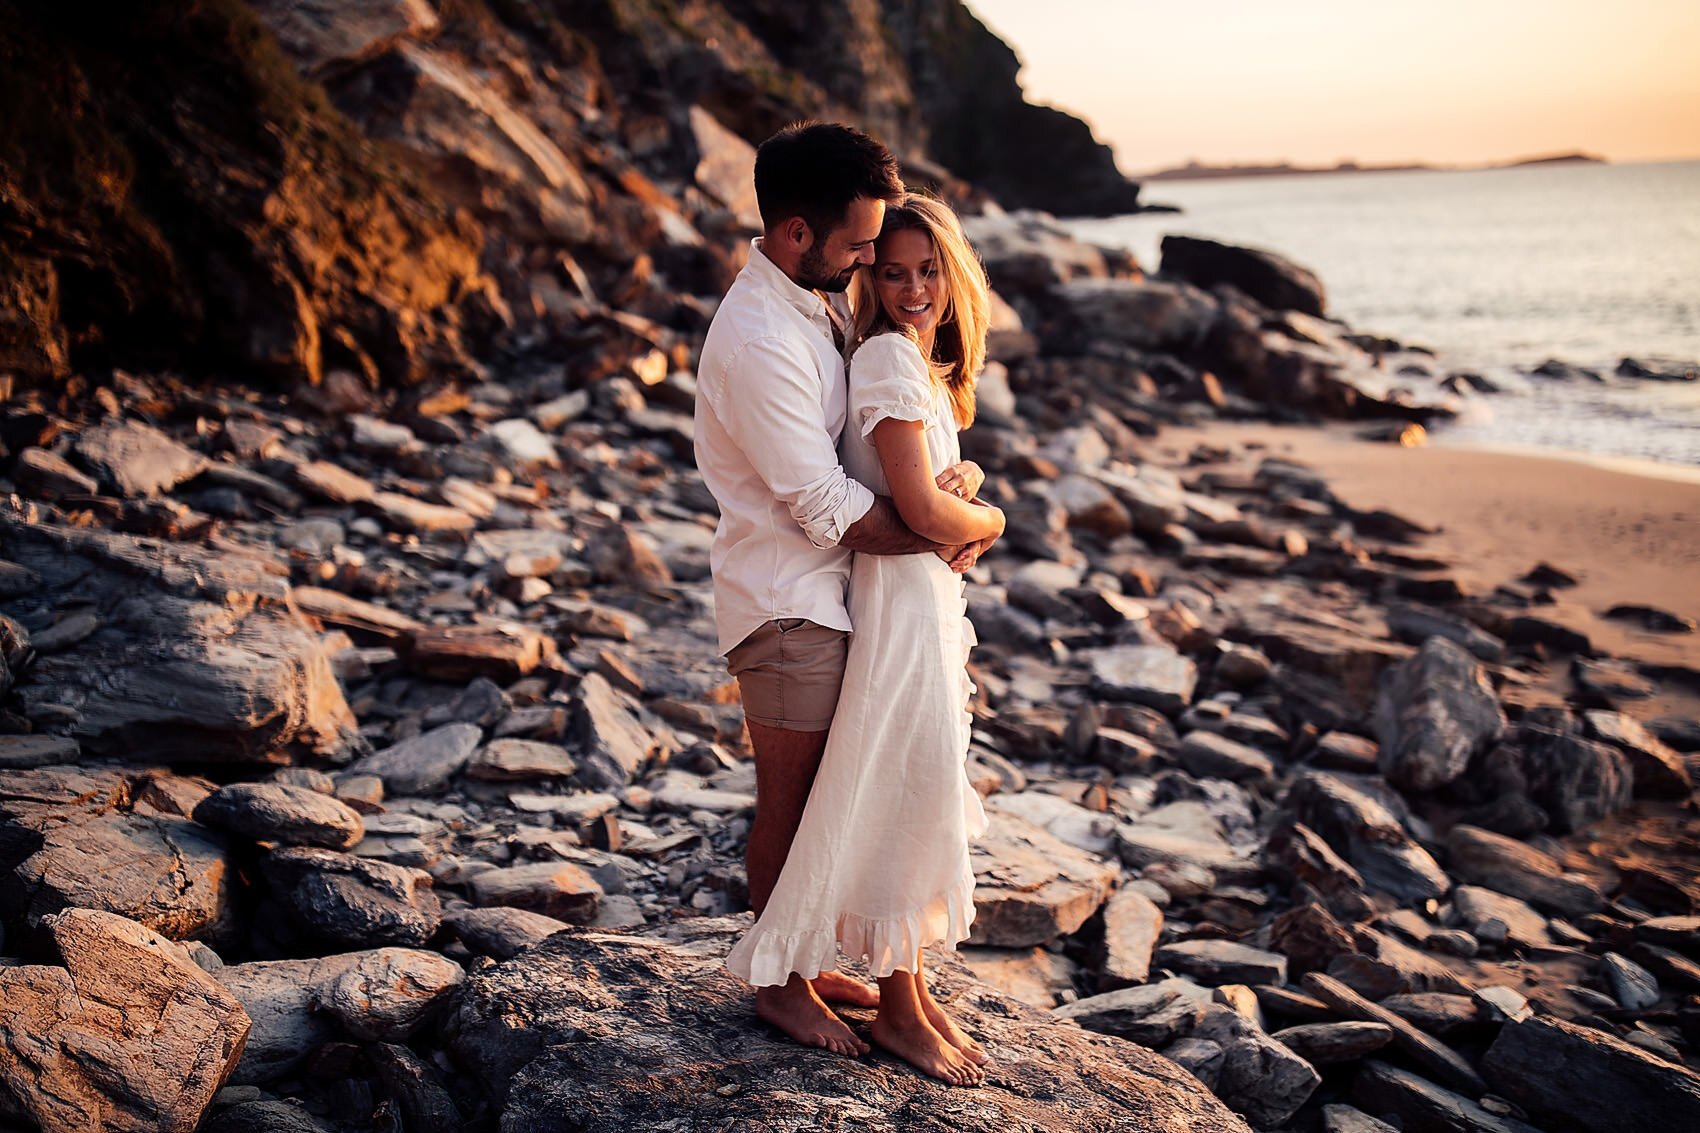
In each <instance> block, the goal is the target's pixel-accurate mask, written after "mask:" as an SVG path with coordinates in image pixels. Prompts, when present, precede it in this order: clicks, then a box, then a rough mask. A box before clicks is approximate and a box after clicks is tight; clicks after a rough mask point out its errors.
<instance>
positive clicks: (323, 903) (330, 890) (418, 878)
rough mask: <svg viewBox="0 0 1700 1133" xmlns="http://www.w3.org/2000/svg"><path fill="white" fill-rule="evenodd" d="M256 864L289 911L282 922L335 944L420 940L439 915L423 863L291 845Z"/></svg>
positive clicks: (415, 943)
mask: <svg viewBox="0 0 1700 1133" xmlns="http://www.w3.org/2000/svg"><path fill="white" fill-rule="evenodd" d="M260 871H261V873H262V874H263V875H264V876H265V878H266V881H267V884H268V887H269V890H270V894H271V897H272V899H273V900H275V901H276V902H277V903H278V904H279V905H281V906H282V907H283V908H284V910H286V911H287V912H288V913H289V914H290V919H289V921H288V923H287V924H285V925H283V926H281V927H284V928H286V929H289V930H294V931H299V932H300V933H302V934H303V935H304V936H306V937H307V938H309V939H311V940H313V941H316V942H320V943H323V944H328V945H330V946H332V947H339V948H359V947H362V946H365V947H370V946H372V945H376V944H395V945H403V946H407V947H417V946H419V945H421V944H424V943H425V942H426V941H428V940H430V939H431V937H432V935H434V934H435V933H436V931H437V926H438V924H439V923H441V920H442V905H441V904H440V903H439V902H438V900H437V895H436V893H434V892H433V891H432V889H431V875H430V874H428V873H425V872H423V871H422V870H417V869H408V868H406V867H404V866H396V865H389V864H388V863H385V862H377V861H370V860H368V859H366V858H357V857H354V856H352V855H350V854H339V853H335V852H333V851H330V850H315V849H306V848H296V847H289V848H285V849H278V850H273V851H272V852H271V853H270V854H268V855H266V857H265V858H264V859H263V860H262V861H261V863H260Z"/></svg>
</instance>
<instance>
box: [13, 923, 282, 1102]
mask: <svg viewBox="0 0 1700 1133" xmlns="http://www.w3.org/2000/svg"><path fill="white" fill-rule="evenodd" d="M46 926H47V930H48V932H49V933H51V934H52V937H53V943H54V945H55V947H56V948H57V950H58V952H59V955H60V956H61V957H62V958H63V960H64V962H65V967H63V968H57V967H46V966H39V965H20V966H17V967H9V968H0V1002H4V1003H5V1005H6V1009H5V1011H3V1012H0V1085H3V1087H4V1089H5V1092H6V1093H7V1094H8V1095H9V1096H10V1097H11V1099H13V1100H14V1101H15V1102H16V1104H18V1105H19V1106H21V1107H22V1109H23V1110H24V1111H25V1112H26V1113H27V1114H28V1115H29V1117H30V1118H31V1119H33V1120H34V1122H35V1123H36V1124H37V1125H39V1126H40V1127H41V1128H42V1129H45V1130H61V1129H64V1130H71V1129H77V1130H82V1129H114V1130H119V1129H134V1130H142V1129H160V1130H173V1131H182V1133H188V1131H189V1130H192V1129H194V1128H195V1126H196V1125H197V1124H198V1123H199V1121H200V1119H201V1115H202V1114H203V1113H204V1112H205V1111H206V1108H207V1106H208V1104H209V1103H210V1102H211V1101H212V1098H213V1094H214V1093H215V1092H216V1091H217V1090H218V1088H219V1086H220V1085H221V1084H222V1083H223V1082H224V1080H225V1077H226V1076H227V1075H228V1074H229V1073H230V1070H231V1068H232V1067H233V1066H234V1065H235V1064H236V1060H237V1057H238V1055H240V1053H241V1051H242V1044H243V1042H244V1040H245V1039H246V1038H247V1035H248V1028H249V1019H248V1016H247V1014H246V1013H245V1012H244V1011H243V1010H242V1006H241V1004H239V1003H238V1002H237V1001H236V1000H235V999H234V998H233V997H232V996H231V995H230V994H229V993H228V992H226V991H225V990H224V989H223V988H222V987H220V986H219V985H218V983H217V982H215V981H214V980H213V978H212V977H211V976H209V975H208V974H207V973H205V972H203V971H201V969H200V968H198V967H196V966H195V965H194V964H193V963H192V962H190V960H189V958H188V956H187V955H186V954H185V953H184V952H183V950H182V949H181V948H179V947H177V946H176V945H174V944H172V943H171V942H170V941H168V940H166V939H164V938H163V937H161V936H159V935H158V934H156V933H154V932H152V931H150V930H149V929H147V928H145V927H143V926H142V925H139V924H137V923H136V922H134V921H131V920H127V919H125V918H123V917H120V916H116V915H114V914H112V913H105V912H100V911H97V910H94V909H70V910H67V911H66V912H63V913H59V914H56V915H54V916H52V917H49V918H47V920H46Z"/></svg>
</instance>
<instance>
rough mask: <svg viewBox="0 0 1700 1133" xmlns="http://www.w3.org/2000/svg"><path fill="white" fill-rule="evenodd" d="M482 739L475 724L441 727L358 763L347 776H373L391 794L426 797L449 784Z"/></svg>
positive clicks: (422, 733)
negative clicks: (378, 779) (382, 782)
mask: <svg viewBox="0 0 1700 1133" xmlns="http://www.w3.org/2000/svg"><path fill="white" fill-rule="evenodd" d="M483 738H484V732H483V731H482V729H480V728H479V727H478V725H476V724H444V725H443V726H442V727H440V728H433V729H432V730H431V731H429V732H421V733H420V734H419V735H417V736H413V737H412V738H410V739H405V740H402V741H401V742H400V743H397V744H394V745H392V746H390V747H387V748H385V749H384V750H383V751H380V752H376V753H374V754H372V755H369V756H367V757H366V758H364V759H362V760H359V761H358V762H356V763H355V764H354V765H353V766H352V767H350V768H349V769H348V770H349V774H351V775H376V776H377V777H378V778H380V779H382V780H383V781H384V790H385V791H386V792H388V793H390V794H392V795H422V794H429V793H431V792H434V791H440V790H442V788H443V787H445V786H447V785H448V782H449V780H450V779H451V778H453V777H454V776H455V775H456V774H458V773H459V772H460V770H461V769H462V768H464V767H465V766H466V764H467V761H468V760H470V759H471V758H472V753H473V752H475V751H477V750H478V745H479V743H480V741H482V740H483Z"/></svg>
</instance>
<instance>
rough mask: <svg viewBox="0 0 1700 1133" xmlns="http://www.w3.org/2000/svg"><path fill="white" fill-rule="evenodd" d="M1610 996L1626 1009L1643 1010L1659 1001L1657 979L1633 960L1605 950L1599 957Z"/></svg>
mask: <svg viewBox="0 0 1700 1133" xmlns="http://www.w3.org/2000/svg"><path fill="white" fill-rule="evenodd" d="M1600 967H1601V968H1602V969H1604V971H1605V977H1606V984H1607V986H1609V987H1610V988H1611V994H1612V998H1613V999H1615V1000H1617V1002H1618V1004H1619V1005H1620V1006H1621V1007H1623V1008H1624V1009H1625V1010H1627V1011H1645V1010H1647V1009H1648V1008H1650V1007H1652V1006H1653V1005H1654V1004H1656V1003H1657V1002H1658V1001H1659V981H1658V980H1657V979H1655V978H1654V976H1653V973H1652V972H1649V971H1648V970H1647V969H1646V968H1643V967H1642V966H1641V965H1640V964H1637V963H1636V962H1635V961H1633V960H1631V959H1629V958H1627V957H1624V956H1619V955H1618V954H1617V953H1616V952H1607V953H1606V954H1605V955H1604V956H1602V957H1600Z"/></svg>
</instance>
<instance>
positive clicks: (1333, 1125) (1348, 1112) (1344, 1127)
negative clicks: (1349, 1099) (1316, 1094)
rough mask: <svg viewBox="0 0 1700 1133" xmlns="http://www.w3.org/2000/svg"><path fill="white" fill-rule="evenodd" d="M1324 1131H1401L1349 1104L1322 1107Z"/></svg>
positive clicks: (1371, 1132)
mask: <svg viewBox="0 0 1700 1133" xmlns="http://www.w3.org/2000/svg"><path fill="white" fill-rule="evenodd" d="M1322 1133H1399V1130H1398V1128H1397V1127H1395V1126H1392V1125H1389V1124H1387V1122H1385V1121H1379V1120H1377V1119H1376V1118H1373V1117H1371V1116H1370V1115H1369V1114H1367V1113H1365V1112H1364V1111H1363V1110H1361V1109H1353V1108H1352V1107H1351V1106H1349V1105H1325V1106H1323V1107H1322Z"/></svg>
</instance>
